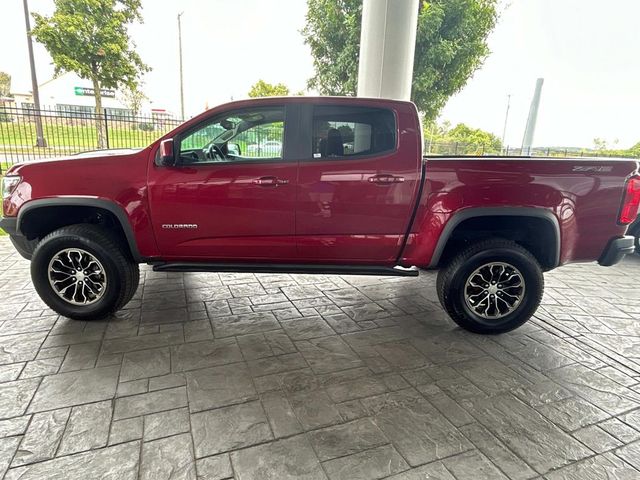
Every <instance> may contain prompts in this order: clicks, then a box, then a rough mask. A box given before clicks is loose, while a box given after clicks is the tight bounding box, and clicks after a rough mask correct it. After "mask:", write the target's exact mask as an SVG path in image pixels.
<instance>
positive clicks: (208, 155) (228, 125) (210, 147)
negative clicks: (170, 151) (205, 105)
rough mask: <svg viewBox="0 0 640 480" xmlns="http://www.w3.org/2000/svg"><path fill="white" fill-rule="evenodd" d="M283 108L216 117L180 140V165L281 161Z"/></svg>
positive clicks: (253, 110) (250, 110) (268, 108)
mask: <svg viewBox="0 0 640 480" xmlns="http://www.w3.org/2000/svg"><path fill="white" fill-rule="evenodd" d="M283 148H284V108H283V107H267V108H264V107H263V108H255V109H244V110H238V111H234V112H228V113H226V114H224V115H221V116H217V117H215V118H213V119H212V120H210V121H209V122H207V123H206V124H205V125H203V126H201V127H199V128H197V129H196V130H193V131H191V132H189V133H187V134H186V136H183V137H182V138H181V139H180V146H179V150H178V151H179V152H180V163H182V164H210V163H219V162H243V161H254V160H281V159H282V158H283V157H282V154H283Z"/></svg>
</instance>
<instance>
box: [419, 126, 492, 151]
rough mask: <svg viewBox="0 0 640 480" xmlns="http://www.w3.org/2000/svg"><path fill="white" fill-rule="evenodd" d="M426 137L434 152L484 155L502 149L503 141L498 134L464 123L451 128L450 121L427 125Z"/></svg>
mask: <svg viewBox="0 0 640 480" xmlns="http://www.w3.org/2000/svg"><path fill="white" fill-rule="evenodd" d="M424 138H425V139H426V142H427V144H428V145H430V146H431V151H432V152H433V153H444V154H459V155H482V154H484V153H500V152H501V150H502V141H501V140H500V139H499V138H498V137H497V136H496V135H494V134H493V133H491V132H487V131H485V130H482V129H480V128H472V127H469V126H468V125H465V124H464V123H459V124H458V125H456V126H455V127H453V128H451V124H450V123H449V122H443V123H442V124H440V125H438V124H436V123H435V122H433V123H432V124H431V125H428V126H426V127H425V130H424ZM443 149H444V151H441V150H443Z"/></svg>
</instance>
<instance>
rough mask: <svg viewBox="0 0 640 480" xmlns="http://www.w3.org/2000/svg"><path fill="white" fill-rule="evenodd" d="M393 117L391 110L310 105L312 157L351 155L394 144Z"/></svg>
mask: <svg viewBox="0 0 640 480" xmlns="http://www.w3.org/2000/svg"><path fill="white" fill-rule="evenodd" d="M396 130H397V129H396V118H395V115H394V113H393V112H392V111H391V110H386V109H382V108H369V107H351V106H344V107H342V106H316V107H314V109H313V150H312V151H313V158H314V159H322V158H345V159H348V158H354V157H362V156H367V155H377V154H381V153H385V152H391V151H393V150H395V148H396Z"/></svg>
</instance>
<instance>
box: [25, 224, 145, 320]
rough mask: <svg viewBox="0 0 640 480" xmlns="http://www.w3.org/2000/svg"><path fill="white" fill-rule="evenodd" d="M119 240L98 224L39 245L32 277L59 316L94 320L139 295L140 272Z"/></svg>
mask: <svg viewBox="0 0 640 480" xmlns="http://www.w3.org/2000/svg"><path fill="white" fill-rule="evenodd" d="M120 243H121V242H119V241H118V238H117V237H116V236H114V235H112V234H111V233H110V232H108V231H107V230H105V229H102V228H100V227H98V226H95V225H88V224H81V225H72V226H69V227H63V228H60V229H59V230H56V231H55V232H52V233H50V234H49V235H47V236H46V237H45V238H43V239H42V241H41V242H40V243H39V244H38V246H37V247H36V249H35V251H34V252H33V257H32V259H31V279H32V280H33V285H34V287H35V289H36V291H37V292H38V294H39V295H40V298H42V300H43V301H44V302H45V303H46V304H47V305H48V306H49V307H50V308H52V309H53V310H54V311H55V312H57V313H59V314H60V315H63V316H65V317H69V318H73V319H76V320H93V319H100V318H104V317H106V316H108V315H109V314H111V313H113V312H115V311H116V310H118V309H120V308H122V307H123V306H124V305H125V304H126V303H127V302H128V301H129V300H131V297H132V296H133V295H134V294H135V290H136V288H137V286H138V281H139V277H140V272H139V270H138V265H137V264H136V263H134V261H133V260H132V259H131V258H130V257H129V255H128V254H127V252H125V251H124V249H123V248H122V246H121V245H120Z"/></svg>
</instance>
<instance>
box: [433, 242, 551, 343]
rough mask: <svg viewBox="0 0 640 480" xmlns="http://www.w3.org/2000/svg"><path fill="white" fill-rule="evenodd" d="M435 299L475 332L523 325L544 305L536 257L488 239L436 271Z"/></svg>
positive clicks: (542, 280) (515, 244) (542, 286)
mask: <svg viewBox="0 0 640 480" xmlns="http://www.w3.org/2000/svg"><path fill="white" fill-rule="evenodd" d="M437 290H438V298H439V299H440V303H441V304H442V307H443V308H444V309H445V310H446V311H447V313H448V314H449V316H450V317H451V319H452V320H453V321H454V322H456V323H457V324H458V325H460V326H461V327H462V328H464V329H465V330H469V331H470V332H474V333H483V334H497V333H504V332H508V331H510V330H513V329H515V328H518V327H519V326H521V325H522V324H524V323H525V322H526V321H527V320H529V318H531V316H532V315H533V314H534V313H535V311H536V310H537V309H538V306H539V305H540V301H541V300H542V293H543V290H544V277H543V275H542V269H541V268H540V265H539V264H538V261H537V260H536V259H535V257H534V256H533V255H532V254H531V253H530V252H529V251H528V250H526V249H524V248H523V247H521V246H520V245H518V244H517V243H515V242H512V241H509V240H501V239H492V240H485V241H482V242H479V243H476V244H474V245H472V246H471V247H469V248H467V249H466V250H464V251H462V252H460V253H459V254H458V255H456V256H455V257H454V258H453V259H452V260H451V262H450V263H449V264H448V265H447V266H446V267H445V268H444V269H442V270H440V272H438V280H437Z"/></svg>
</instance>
